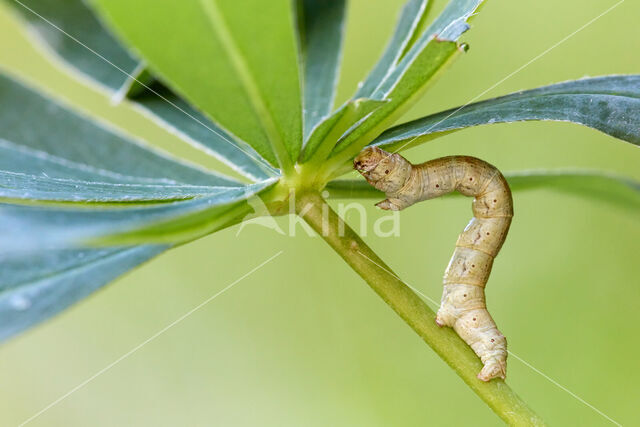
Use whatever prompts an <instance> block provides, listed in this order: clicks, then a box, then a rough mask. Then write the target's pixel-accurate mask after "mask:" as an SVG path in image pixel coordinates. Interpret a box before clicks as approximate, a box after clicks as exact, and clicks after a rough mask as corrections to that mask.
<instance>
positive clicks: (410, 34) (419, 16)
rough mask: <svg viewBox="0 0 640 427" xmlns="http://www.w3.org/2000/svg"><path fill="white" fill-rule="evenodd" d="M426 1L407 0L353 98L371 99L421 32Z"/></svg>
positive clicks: (425, 14)
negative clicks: (384, 44)
mask: <svg viewBox="0 0 640 427" xmlns="http://www.w3.org/2000/svg"><path fill="white" fill-rule="evenodd" d="M428 6H429V2H428V0H409V1H407V2H406V3H405V5H404V6H403V8H402V11H401V12H400V16H399V17H398V22H397V23H396V27H395V29H394V31H393V35H392V36H391V40H389V43H388V44H387V47H386V48H385V50H384V52H383V53H382V56H381V57H380V59H379V60H378V62H377V63H376V65H375V66H374V67H373V69H372V70H371V71H370V72H369V74H368V75H367V77H366V78H365V79H364V81H363V82H362V83H360V87H359V88H358V90H357V92H356V94H355V95H354V98H366V97H371V96H373V94H374V93H375V92H376V89H377V88H378V86H379V85H380V84H381V83H382V82H383V81H384V80H385V78H386V77H387V76H388V75H389V74H390V73H391V72H392V71H393V69H394V68H395V67H396V65H397V63H398V61H399V60H400V58H401V57H402V55H403V53H405V51H406V50H407V49H408V48H410V47H411V41H412V40H413V39H414V38H415V37H416V34H417V33H418V32H419V31H420V30H421V23H423V22H424V20H425V18H426V16H427V9H428Z"/></svg>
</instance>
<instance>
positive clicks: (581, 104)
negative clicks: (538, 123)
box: [373, 75, 640, 151]
mask: <svg viewBox="0 0 640 427" xmlns="http://www.w3.org/2000/svg"><path fill="white" fill-rule="evenodd" d="M524 120H551V121H565V122H573V123H578V124H581V125H584V126H589V127H591V128H594V129H597V130H599V131H601V132H604V133H606V134H609V135H611V136H614V137H616V138H619V139H622V140H624V141H627V142H630V143H632V144H635V145H640V75H628V76H605V77H596V78H587V79H582V80H575V81H569V82H565V83H559V84H554V85H551V86H544V87H541V88H537V89H532V90H527V91H523V92H516V93H512V94H510V95H506V96H502V97H499V98H493V99H489V100H486V101H481V102H477V103H475V104H470V105H467V106H462V107H459V108H453V109H451V110H447V111H443V112H440V113H437V114H433V115H430V116H427V117H424V118H422V119H418V120H414V121H411V122H408V123H404V124H401V125H399V126H396V127H393V128H391V129H388V130H387V131H386V132H384V133H383V134H382V135H380V137H379V138H377V139H376V140H375V141H374V142H373V144H374V145H377V146H380V147H383V148H385V149H386V150H392V151H395V150H397V149H399V148H403V149H404V148H409V147H412V146H415V145H417V144H420V143H422V142H425V141H429V140H430V139H433V138H436V137H438V136H441V135H442V134H444V133H447V132H451V131H455V130H458V129H462V128H466V127H470V126H477V125H483V124H492V123H506V122H516V121H524Z"/></svg>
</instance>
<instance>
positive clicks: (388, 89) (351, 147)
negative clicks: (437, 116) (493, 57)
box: [327, 0, 483, 176]
mask: <svg viewBox="0 0 640 427" xmlns="http://www.w3.org/2000/svg"><path fill="white" fill-rule="evenodd" d="M482 2H483V0H452V1H451V2H449V4H448V5H447V7H446V8H445V9H444V11H443V12H442V13H441V14H440V16H438V18H436V19H435V21H434V22H433V23H432V24H431V25H429V27H428V28H427V29H426V30H425V31H424V32H423V34H422V35H421V36H420V37H419V38H418V40H417V41H416V42H415V43H414V44H413V45H412V46H411V48H410V49H409V51H408V52H407V53H406V55H404V57H402V59H401V60H400V62H398V64H397V65H396V66H395V67H394V68H393V69H392V70H391V71H390V72H389V73H387V75H386V77H385V78H384V80H383V81H382V82H381V83H380V84H379V85H378V87H377V88H376V90H375V91H374V93H373V95H372V98H373V99H388V100H390V102H389V103H388V104H387V105H385V106H383V107H382V108H379V109H378V110H376V111H375V112H373V113H372V114H371V115H369V116H368V117H367V119H366V120H363V121H362V123H361V124H360V125H359V126H357V127H353V128H352V129H351V130H350V132H348V133H347V134H345V135H344V136H343V137H342V138H341V139H340V141H338V144H337V145H336V148H335V150H334V154H333V157H334V159H333V160H332V161H331V163H330V165H329V166H328V167H327V169H330V172H329V174H330V175H331V176H335V175H337V174H339V172H338V171H339V170H341V168H342V167H343V166H344V164H345V163H346V162H348V161H349V160H350V159H351V158H352V157H354V156H355V155H356V154H357V153H358V152H359V151H360V149H362V147H363V146H365V145H366V144H368V143H369V142H371V141H373V140H374V139H375V138H376V137H377V136H379V135H380V134H381V133H382V132H383V131H384V130H385V129H386V128H387V127H389V126H390V125H392V124H393V123H395V122H396V121H397V120H398V119H399V118H400V116H402V114H404V113H405V112H406V111H407V109H408V108H409V107H410V106H411V105H413V103H415V101H416V100H417V99H418V98H419V96H420V95H421V94H422V92H423V91H424V90H425V89H426V87H427V83H429V82H432V81H433V80H434V78H435V77H436V76H437V75H438V73H439V72H441V71H442V69H443V68H444V67H445V66H446V65H447V64H449V63H451V61H452V59H453V58H454V57H455V54H456V53H457V52H459V51H461V50H466V46H465V45H462V46H458V44H457V43H456V40H457V39H458V38H459V37H460V36H461V35H462V34H463V33H464V32H465V31H466V30H468V29H469V24H468V23H467V21H468V20H469V19H470V17H471V16H473V15H474V13H475V12H476V11H477V9H478V8H479V7H480V5H481V4H482Z"/></svg>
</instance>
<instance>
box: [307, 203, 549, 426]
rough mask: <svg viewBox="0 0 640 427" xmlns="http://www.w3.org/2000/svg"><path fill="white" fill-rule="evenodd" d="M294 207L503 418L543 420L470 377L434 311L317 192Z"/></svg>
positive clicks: (511, 395) (474, 363)
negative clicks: (440, 326)
mask: <svg viewBox="0 0 640 427" xmlns="http://www.w3.org/2000/svg"><path fill="white" fill-rule="evenodd" d="M296 212H297V214H298V215H300V216H301V217H302V218H303V219H304V220H305V221H306V222H307V223H308V224H309V225H310V226H311V227H312V228H313V229H314V230H315V231H316V232H317V233H318V234H319V235H320V236H322V238H323V239H324V240H325V241H326V242H327V243H328V244H329V245H330V246H331V247H332V248H333V249H334V250H335V251H336V252H337V253H338V254H339V255H340V256H341V257H342V258H343V259H344V260H345V261H346V262H347V264H349V266H351V268H353V270H354V271H355V272H356V273H358V274H359V275H360V277H362V278H363V279H364V280H365V282H367V284H369V286H371V288H372V289H373V290H374V291H375V292H376V293H377V294H378V295H379V296H380V297H381V298H382V299H383V300H384V302H386V303H387V304H388V305H389V306H390V307H391V308H392V309H393V310H394V311H395V312H396V313H397V314H398V315H399V316H400V317H401V318H402V319H403V320H404V321H405V322H407V324H408V325H409V326H411V328H413V330H414V331H415V332H416V333H417V334H418V335H420V337H421V338H422V339H423V340H424V341H425V342H426V343H427V344H428V345H429V346H430V347H431V348H432V349H433V350H434V351H435V352H436V353H437V354H438V355H439V356H440V357H441V358H442V359H443V360H444V361H445V362H447V364H448V365H449V366H450V367H451V368H453V370H454V371H455V372H456V373H457V374H458V375H459V376H460V378H462V380H463V381H464V382H465V383H467V385H468V386H469V387H471V389H472V390H473V391H474V392H475V393H476V394H477V395H478V396H479V397H480V398H481V399H482V400H484V401H485V403H486V404H487V405H489V407H490V408H491V409H492V410H493V411H494V412H495V413H496V414H497V415H498V416H499V417H500V418H502V419H503V420H504V421H505V422H506V423H508V424H510V425H536V426H537V425H544V421H543V420H542V419H541V418H540V417H538V415H536V414H535V413H534V412H533V411H532V410H531V409H530V408H529V407H528V406H527V405H526V404H525V402H523V401H522V399H520V397H518V395H517V394H516V393H515V392H514V391H513V390H511V388H510V387H509V386H508V385H507V384H506V383H505V382H504V381H502V380H500V379H494V380H492V381H490V382H487V383H485V382H482V381H480V380H479V379H477V378H476V374H477V373H478V372H480V369H481V368H482V363H481V362H480V360H479V359H478V357H477V356H476V355H475V354H474V353H473V351H472V350H471V348H469V346H467V344H465V343H464V341H462V339H460V337H458V335H456V333H455V332H454V331H453V330H452V329H450V328H439V327H438V326H437V325H436V323H435V321H434V319H435V313H434V312H433V311H432V310H431V309H430V308H429V307H428V306H427V305H426V304H425V303H424V301H422V299H420V297H418V296H417V295H416V294H415V293H414V292H413V291H412V290H411V289H410V288H409V287H408V286H407V285H406V284H404V283H403V282H402V281H401V280H400V279H398V278H397V276H396V275H395V273H393V272H392V271H391V269H390V268H389V267H388V266H387V265H386V264H385V263H384V262H383V261H382V260H381V259H380V258H379V257H378V256H377V255H376V254H375V253H374V252H373V251H372V250H371V248H369V247H368V246H367V245H366V244H365V243H364V241H362V239H361V238H360V237H359V236H358V235H357V234H356V233H355V232H354V231H353V230H352V229H351V228H350V227H349V226H348V225H346V224H345V223H344V222H343V220H342V218H340V217H339V216H338V215H337V214H336V213H335V211H333V210H332V209H331V207H330V206H329V205H328V204H327V203H326V202H325V200H324V199H323V198H322V197H321V196H320V194H319V193H317V192H315V191H314V192H305V193H302V194H296Z"/></svg>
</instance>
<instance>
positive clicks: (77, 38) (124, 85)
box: [7, 0, 277, 181]
mask: <svg viewBox="0 0 640 427" xmlns="http://www.w3.org/2000/svg"><path fill="white" fill-rule="evenodd" d="M7 4H9V5H10V6H12V7H13V8H14V9H15V10H16V11H17V12H19V15H20V16H21V17H22V18H23V19H24V20H25V22H26V23H27V25H28V26H29V27H30V28H31V30H32V31H29V35H32V36H34V39H35V42H36V45H38V46H40V47H42V48H43V49H44V51H45V53H47V54H48V56H50V57H52V58H54V59H55V62H56V64H61V65H63V67H64V68H65V69H66V70H69V71H72V72H74V74H76V75H77V76H80V77H82V78H83V79H85V80H89V81H90V82H91V83H97V84H98V85H99V86H100V87H101V88H104V89H106V90H107V91H108V92H109V93H111V94H112V97H113V99H114V101H120V100H121V99H123V98H125V97H127V98H130V99H131V98H135V100H133V101H132V103H133V106H134V107H136V108H137V109H139V110H140V111H141V112H142V113H143V114H145V115H146V116H147V117H149V118H150V119H151V120H153V121H156V122H157V123H158V124H159V125H161V126H163V127H165V128H167V129H168V130H169V131H171V132H172V133H175V134H178V136H180V137H181V138H182V139H184V140H186V141H187V142H189V143H191V144H193V145H195V146H196V147H198V148H200V149H202V150H204V151H205V152H207V153H208V154H210V155H212V156H214V157H216V158H218V159H219V160H221V161H222V162H224V163H226V164H227V165H229V166H230V167H231V168H233V169H234V170H236V171H237V172H239V173H241V174H243V175H245V176H247V177H248V178H250V179H252V180H254V181H260V180H263V179H266V178H269V177H272V176H275V175H277V171H276V170H275V169H274V168H273V167H271V166H270V165H269V164H268V162H266V161H265V160H264V159H262V158H261V157H260V155H259V154H258V153H256V152H255V150H254V149H253V148H251V147H250V146H249V145H248V144H246V143H244V142H242V141H240V140H238V139H235V138H233V137H232V136H231V135H229V134H228V133H227V132H225V131H224V130H223V129H221V128H220V127H219V126H218V125H216V124H214V123H213V122H212V121H211V120H210V119H209V118H207V117H205V116H204V115H203V114H202V113H201V112H199V111H198V110H196V109H195V108H194V107H192V106H191V105H190V104H188V103H187V102H185V101H184V100H182V99H181V98H180V97H178V96H177V95H175V94H174V93H173V92H172V91H170V90H169V89H167V88H166V87H165V86H163V85H161V84H160V83H159V82H157V80H156V79H155V77H154V76H152V75H151V73H150V71H149V69H148V67H147V66H146V64H144V63H142V62H140V61H139V60H138V59H137V58H136V57H135V56H134V55H133V54H132V53H131V52H129V51H128V50H127V49H126V48H125V47H124V46H122V45H121V44H120V43H119V42H118V40H116V39H115V38H114V37H113V36H112V35H111V33H109V32H108V31H107V29H106V28H105V27H104V26H103V25H102V23H101V22H100V20H98V19H97V18H96V16H95V14H94V12H93V10H91V9H90V8H88V7H87V6H86V5H85V3H84V2H83V0H22V1H20V2H16V1H14V0H11V1H8V2H7ZM75 71H79V73H75Z"/></svg>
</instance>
